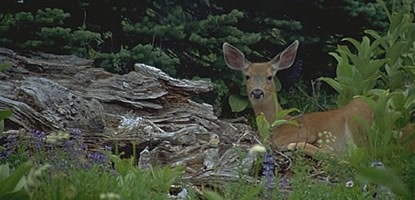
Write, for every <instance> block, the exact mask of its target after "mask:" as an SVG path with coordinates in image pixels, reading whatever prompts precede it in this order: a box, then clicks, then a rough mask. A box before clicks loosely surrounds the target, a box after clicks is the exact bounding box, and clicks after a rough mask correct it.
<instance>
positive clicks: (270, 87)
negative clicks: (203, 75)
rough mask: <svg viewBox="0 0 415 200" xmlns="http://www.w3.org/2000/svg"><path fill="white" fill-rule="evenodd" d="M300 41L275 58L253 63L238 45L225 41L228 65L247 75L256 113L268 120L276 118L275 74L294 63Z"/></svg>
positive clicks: (224, 50)
mask: <svg viewBox="0 0 415 200" xmlns="http://www.w3.org/2000/svg"><path fill="white" fill-rule="evenodd" d="M298 45H299V42H298V41H297V40H296V41H294V42H293V43H292V44H291V45H290V46H289V47H287V48H286V49H285V50H284V51H282V52H281V53H279V54H277V55H276V56H275V57H274V58H273V59H271V60H270V61H268V62H263V63H251V62H249V61H248V60H247V59H246V58H245V55H244V54H243V53H242V52H241V51H240V50H239V49H237V48H236V47H234V46H232V45H230V44H228V43H226V42H225V43H224V44H223V53H224V57H225V62H226V65H227V66H228V67H230V68H231V69H235V70H240V71H242V72H243V74H244V75H245V79H246V90H247V94H248V96H249V100H250V101H251V104H252V106H253V107H254V111H255V114H256V115H259V114H260V113H261V112H263V113H264V114H265V117H266V118H267V120H268V121H273V120H274V118H275V107H276V106H277V107H278V108H279V109H281V107H279V105H274V101H273V95H272V93H274V92H276V88H275V84H274V76H275V74H276V73H277V72H278V71H279V70H283V69H287V68H289V67H291V65H292V64H293V63H294V59H295V56H296V54H297V49H298Z"/></svg>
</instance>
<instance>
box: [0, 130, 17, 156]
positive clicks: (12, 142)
mask: <svg viewBox="0 0 415 200" xmlns="http://www.w3.org/2000/svg"><path fill="white" fill-rule="evenodd" d="M5 142H6V143H5V144H4V145H3V148H4V149H3V151H2V152H1V153H0V159H1V160H2V161H6V160H8V159H9V157H10V156H11V155H13V154H14V153H15V152H16V151H17V148H18V146H19V144H18V136H17V135H8V136H7V137H6V138H5Z"/></svg>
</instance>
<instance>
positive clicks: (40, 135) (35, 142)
mask: <svg viewBox="0 0 415 200" xmlns="http://www.w3.org/2000/svg"><path fill="white" fill-rule="evenodd" d="M32 133H33V134H32V135H31V140H30V145H31V147H32V148H33V149H34V150H35V151H40V150H41V149H42V148H43V147H44V145H45V141H46V133H45V132H43V131H41V130H32Z"/></svg>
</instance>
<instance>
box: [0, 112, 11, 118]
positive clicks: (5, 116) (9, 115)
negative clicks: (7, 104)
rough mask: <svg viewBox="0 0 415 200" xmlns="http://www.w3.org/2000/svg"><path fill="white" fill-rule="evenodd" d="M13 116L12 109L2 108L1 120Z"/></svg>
mask: <svg viewBox="0 0 415 200" xmlns="http://www.w3.org/2000/svg"><path fill="white" fill-rule="evenodd" d="M11 116H12V111H11V110H0V120H3V119H5V118H9V117H11Z"/></svg>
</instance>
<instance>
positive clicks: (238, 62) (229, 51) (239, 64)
mask: <svg viewBox="0 0 415 200" xmlns="http://www.w3.org/2000/svg"><path fill="white" fill-rule="evenodd" d="M223 55H224V57H225V63H226V65H228V67H229V68H231V69H235V70H243V69H245V68H246V67H247V66H248V65H249V62H248V61H247V60H246V59H245V55H244V54H243V53H242V52H241V51H239V49H237V48H236V47H234V46H232V45H230V44H229V43H226V42H225V43H223Z"/></svg>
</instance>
